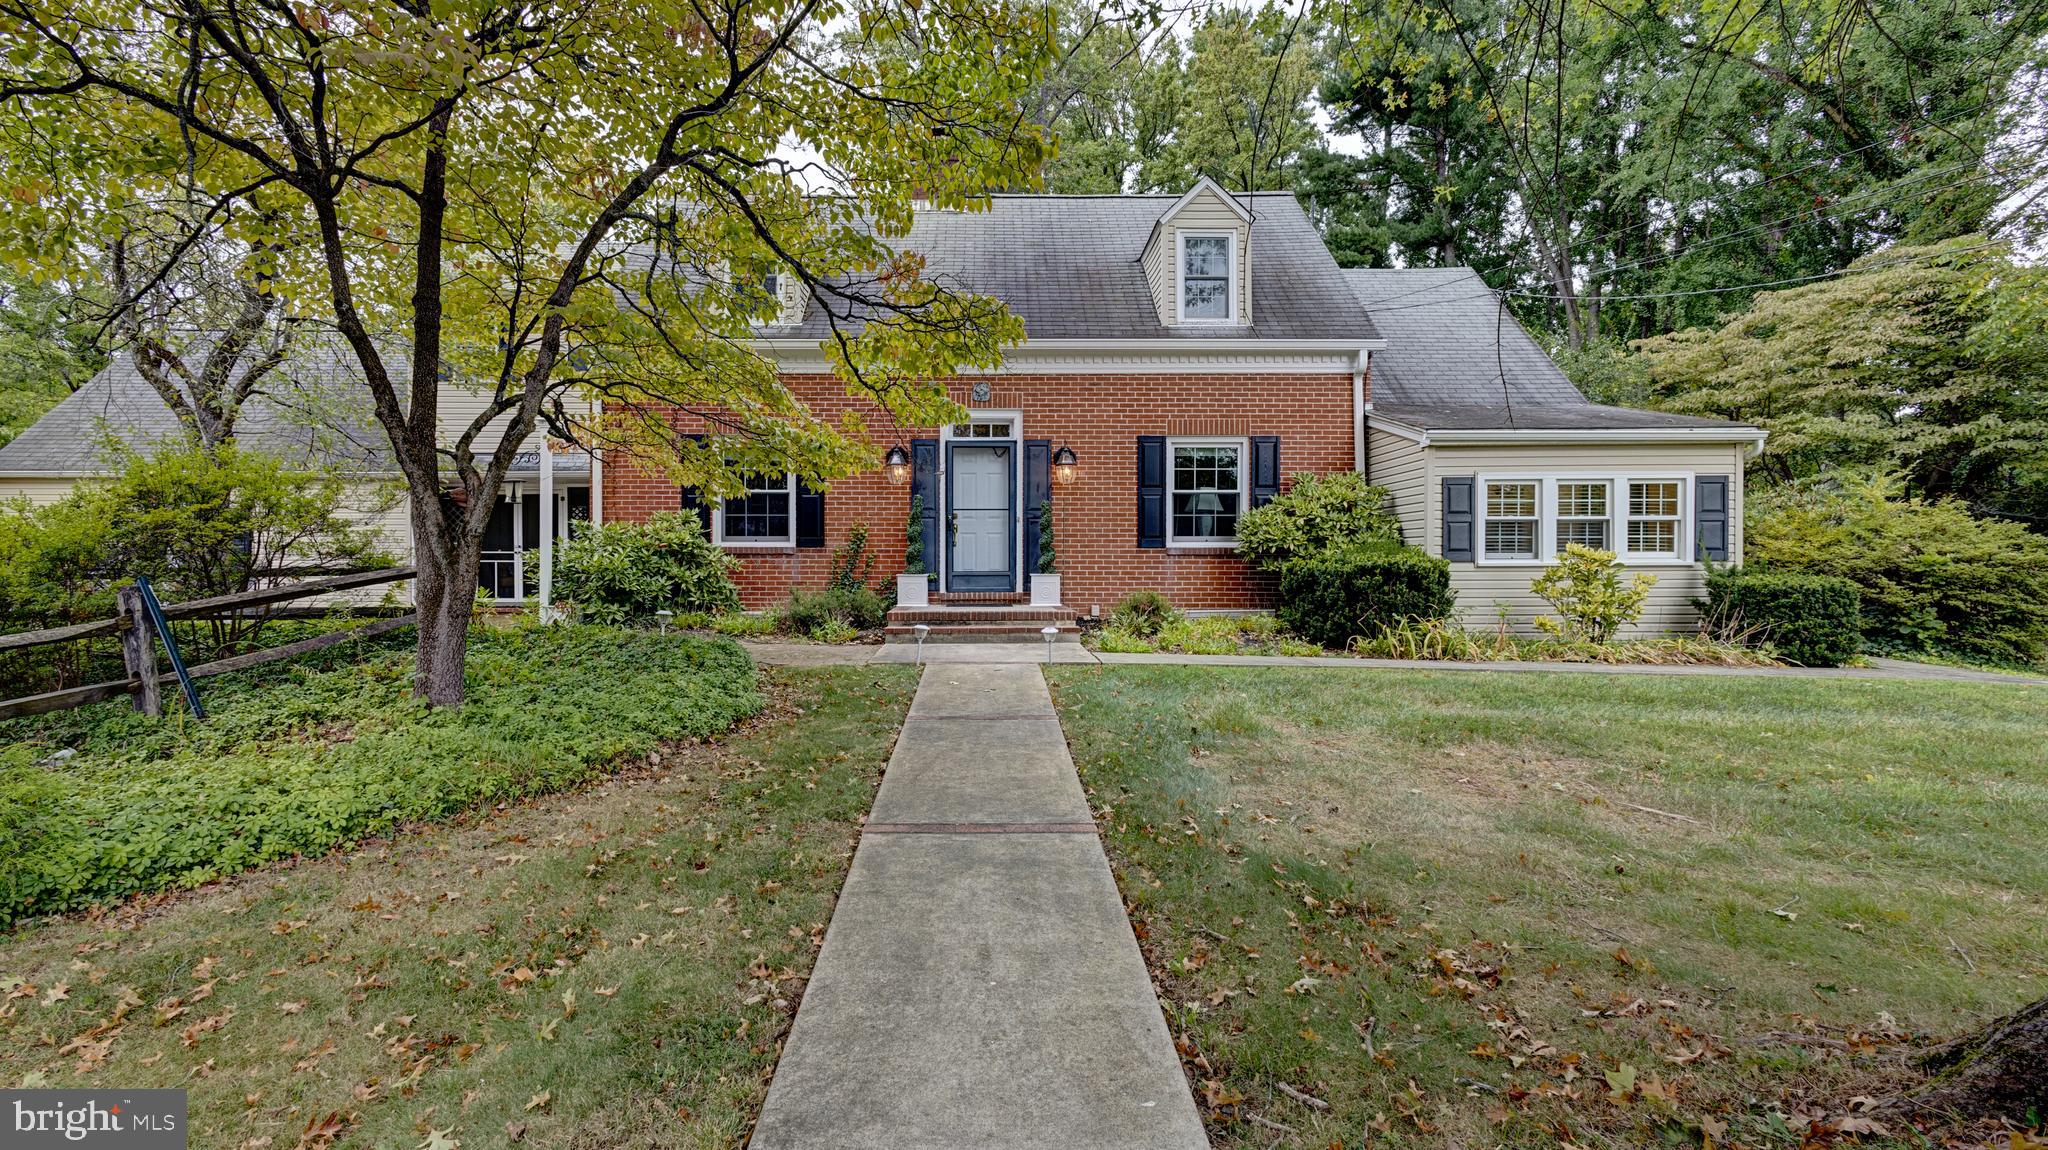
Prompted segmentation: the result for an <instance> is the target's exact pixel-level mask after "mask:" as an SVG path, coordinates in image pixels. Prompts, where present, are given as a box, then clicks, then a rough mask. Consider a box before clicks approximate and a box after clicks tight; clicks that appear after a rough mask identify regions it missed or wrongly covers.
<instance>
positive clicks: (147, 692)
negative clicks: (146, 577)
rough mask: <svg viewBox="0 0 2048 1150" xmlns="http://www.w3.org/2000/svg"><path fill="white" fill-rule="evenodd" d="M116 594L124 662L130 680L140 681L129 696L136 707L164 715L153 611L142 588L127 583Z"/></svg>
mask: <svg viewBox="0 0 2048 1150" xmlns="http://www.w3.org/2000/svg"><path fill="white" fill-rule="evenodd" d="M114 598H115V601H116V602H117V603H119V605H120V608H121V662H122V663H123V664H125V665H126V666H127V668H128V679H129V681H130V682H132V683H134V684H136V685H135V687H134V688H132V689H131V690H130V691H129V692H128V698H129V700H130V701H131V702H133V703H134V704H135V709H136V710H138V711H141V712H142V713H143V714H145V715H148V716H149V717H150V718H152V719H160V718H163V714H164V691H163V684H162V682H160V681H159V680H158V679H157V677H156V634H155V628H153V627H152V626H151V625H150V622H149V611H148V609H147V608H145V607H144V606H143V605H142V592H141V591H140V590H138V589H136V588H134V587H132V586H131V587H123V588H121V589H120V590H119V591H117V592H115V595H114Z"/></svg>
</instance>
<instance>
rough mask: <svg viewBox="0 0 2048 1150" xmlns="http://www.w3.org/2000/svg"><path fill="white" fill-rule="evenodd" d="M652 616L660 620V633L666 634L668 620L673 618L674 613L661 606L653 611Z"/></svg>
mask: <svg viewBox="0 0 2048 1150" xmlns="http://www.w3.org/2000/svg"><path fill="white" fill-rule="evenodd" d="M654 617H655V618H657V619H659V620H661V633H662V634H664V635H666V634H668V621H669V620H670V619H673V618H675V617H676V613H675V612H674V611H671V610H669V609H668V608H666V607H663V608H662V609H661V610H659V611H656V612H655V613H654Z"/></svg>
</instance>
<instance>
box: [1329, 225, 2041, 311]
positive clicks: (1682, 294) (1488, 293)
mask: <svg viewBox="0 0 2048 1150" xmlns="http://www.w3.org/2000/svg"><path fill="white" fill-rule="evenodd" d="M2005 246H2006V244H2005V241H2004V240H1987V241H1986V242H1984V243H1980V244H1969V245H1967V246H1965V247H1960V248H1943V249H1941V250H1939V251H1932V252H1926V253H1923V254H1920V255H1913V256H1901V257H1899V258H1898V259H1896V260H1890V261H1887V262H1885V263H1876V264H1858V265H1853V266H1850V267H1846V268H1837V269H1835V270H1834V271H1827V272H1815V273H1814V274H1812V275H1803V276H1787V277H1785V278H1783V279H1775V280H1765V281H1762V282H1760V283H1745V284H1731V285H1729V286H1727V287H1714V288H1693V289H1691V290H1687V291H1668V292H1643V293H1639V294H1632V295H1603V296H1601V297H1600V302H1602V303H1625V302H1630V301H1636V300H1659V299H1682V298H1688V297H1695V296H1708V295H1725V294H1727V293H1729V292H1742V291H1764V290H1766V289H1769V288H1778V287H1792V286H1796V285H1798V284H1808V283H1816V282H1818V281H1820V280H1826V279H1836V278H1839V277H1842V276H1850V275H1857V274H1860V273H1863V272H1876V271H1885V270H1887V269H1889V268H1895V267H1904V266H1906V265H1908V264H1914V263H1920V262H1923V261H1926V260H1932V259H1943V258H1946V257H1949V256H1959V255H1964V254H1967V253H1969V252H1975V251H1983V250H1985V249H1987V248H2002V247H2005ZM1436 286H1441V285H1432V287H1430V288H1424V289H1421V290H1424V291H1429V290H1434V288H1435V287H1436ZM1407 294H1409V295H1413V294H1416V293H1414V292H1410V293H1407ZM1501 295H1511V296H1515V297H1518V298H1520V299H1530V300H1543V301H1546V302H1562V301H1564V300H1565V299H1567V298H1576V297H1566V296H1561V295H1556V294H1554V293H1551V292H1533V291H1521V290H1518V289H1514V288H1505V289H1502V290H1501V291H1500V292H1498V293H1496V292H1495V291H1494V290H1493V289H1490V288H1489V289H1487V290H1485V291H1481V292H1475V293H1473V294H1471V295H1462V296H1453V297H1452V298H1450V299H1438V300H1423V301H1421V302H1419V303H1411V304H1403V305H1401V306H1400V307H1381V306H1379V305H1378V304H1366V305H1364V306H1365V310H1366V314H1367V315H1368V316H1370V315H1372V314H1373V313H1374V312H1394V311H1410V310H1413V309H1415V308H1423V307H1449V306H1451V305H1453V304H1460V303H1471V302H1473V301H1475V300H1484V299H1497V298H1498V297H1499V296H1501ZM1388 298H1389V299H1398V298H1400V297H1398V296H1389V297H1388Z"/></svg>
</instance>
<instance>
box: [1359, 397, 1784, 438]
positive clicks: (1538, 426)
mask: <svg viewBox="0 0 2048 1150" xmlns="http://www.w3.org/2000/svg"><path fill="white" fill-rule="evenodd" d="M1372 413H1373V416H1374V417H1375V418H1383V419H1389V420H1393V421H1395V422H1397V423H1405V424H1407V425H1408V426H1410V427H1419V428H1423V429H1425V430H1445V431H1448V430H1458V431H1479V430H1493V429H1503V430H1504V429H1508V428H1513V429H1516V430H1519V431H1625V430H1641V429H1646V428H1660V427H1725V428H1729V429H1730V430H1735V429H1739V428H1743V427H1745V426H1746V425H1744V424H1739V423H1729V422H1727V421H1725V420H1720V419H1703V418H1701V417H1699V416H1695V415H1673V414H1672V413H1670V412H1668V411H1638V410H1636V409H1635V408H1632V407H1608V406H1606V405H1604V404H1598V403H1587V402H1585V401H1584V400H1580V401H1579V402H1577V403H1569V404H1555V403H1553V404H1537V405H1524V404H1522V403H1516V404H1515V408H1514V411H1513V413H1512V416H1511V415H1510V412H1509V411H1508V409H1507V408H1506V407H1505V406H1504V405H1502V404H1498V403H1495V404H1492V405H1486V404H1458V403H1449V404H1446V403H1380V402H1378V401H1374V403H1373V405H1372Z"/></svg>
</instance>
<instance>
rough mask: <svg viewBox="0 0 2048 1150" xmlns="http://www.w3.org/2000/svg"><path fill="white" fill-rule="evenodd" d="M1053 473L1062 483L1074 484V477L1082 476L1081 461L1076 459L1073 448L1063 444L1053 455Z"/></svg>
mask: <svg viewBox="0 0 2048 1150" xmlns="http://www.w3.org/2000/svg"><path fill="white" fill-rule="evenodd" d="M1052 473H1053V475H1054V476H1055V477H1056V478H1058V479H1059V481H1060V482H1061V483H1072V482H1073V481H1074V477H1075V476H1077V475H1079V474H1081V461H1080V460H1078V459H1076V458H1074V449H1073V448H1071V447H1068V446H1067V445H1066V444H1064V443H1062V444H1060V449H1059V450H1058V451H1055V452H1053V453H1052Z"/></svg>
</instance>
